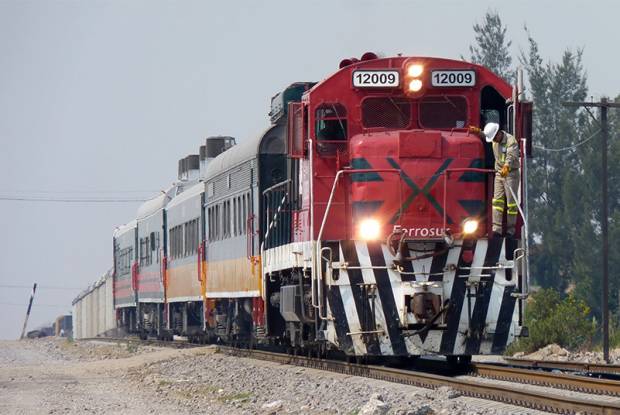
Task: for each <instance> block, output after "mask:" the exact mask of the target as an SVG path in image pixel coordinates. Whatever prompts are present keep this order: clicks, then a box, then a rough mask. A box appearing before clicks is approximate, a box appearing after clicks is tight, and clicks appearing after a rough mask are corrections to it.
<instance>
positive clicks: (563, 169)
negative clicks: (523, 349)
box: [520, 29, 594, 291]
mask: <svg viewBox="0 0 620 415" xmlns="http://www.w3.org/2000/svg"><path fill="white" fill-rule="evenodd" d="M526 30H527V29H526ZM528 38H529V39H528V42H529V51H528V52H527V53H522V54H521V57H520V61H521V63H522V64H523V65H524V67H525V70H526V72H527V75H528V80H529V93H530V95H531V96H532V99H533V101H534V102H535V106H536V110H535V117H534V126H533V128H534V132H533V135H534V137H533V140H534V144H535V146H536V147H537V149H535V154H534V158H533V159H532V160H531V162H530V165H529V171H528V173H529V185H530V191H529V194H530V196H531V197H530V200H529V206H530V215H529V218H530V223H529V225H530V230H531V233H532V236H533V240H532V254H533V255H532V257H531V261H532V267H531V270H532V276H533V278H534V280H535V281H536V282H537V283H539V284H540V285H542V286H543V287H553V288H555V289H558V290H561V291H563V290H564V289H566V288H567V287H568V285H569V284H570V283H571V281H574V279H575V276H576V265H577V264H576V262H575V258H577V257H578V256H580V255H583V254H584V250H587V251H589V252H591V251H592V244H591V241H592V238H593V237H594V235H593V229H592V226H591V219H592V217H591V214H590V212H591V211H592V198H591V197H584V192H585V191H589V189H591V187H588V186H587V183H588V181H589V180H591V174H592V172H591V171H589V169H588V168H584V161H583V155H584V154H585V153H588V152H590V151H591V149H590V148H588V147H587V146H580V147H575V148H571V146H573V145H575V144H577V143H579V142H580V141H581V140H582V139H583V138H584V137H585V136H586V135H587V134H588V132H589V131H591V125H590V122H589V120H588V118H587V114H585V113H584V112H583V111H581V110H579V109H578V108H569V107H566V106H564V105H563V103H564V102H565V101H582V100H584V99H585V97H586V95H587V85H586V81H587V77H586V74H585V71H584V69H583V65H582V51H581V50H578V51H577V52H573V51H571V50H568V49H567V50H566V51H565V52H564V54H563V56H562V60H561V61H560V62H559V63H552V62H549V63H546V64H544V63H543V60H542V58H541V56H540V53H539V48H538V44H537V43H536V41H535V40H534V39H533V38H532V36H531V35H529V33H528ZM545 149H563V150H562V151H547V150H545ZM584 244H589V245H588V246H583V245H584ZM582 265H583V264H582Z"/></svg>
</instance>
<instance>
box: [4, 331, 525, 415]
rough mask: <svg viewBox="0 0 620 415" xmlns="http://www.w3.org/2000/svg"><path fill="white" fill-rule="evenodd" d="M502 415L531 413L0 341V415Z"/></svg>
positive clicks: (286, 374)
mask: <svg viewBox="0 0 620 415" xmlns="http://www.w3.org/2000/svg"><path fill="white" fill-rule="evenodd" d="M198 413H200V414H227V415H228V414H239V415H244V414H260V415H263V414H271V415H274V414H321V415H323V414H346V415H386V414H393V415H452V414H457V415H459V414H460V415H474V414H479V415H503V414H532V413H534V411H530V410H527V409H525V408H518V407H513V406H510V405H504V404H500V403H497V402H491V401H484V400H480V399H475V398H468V397H464V396H460V394H459V393H458V392H456V391H454V390H451V389H450V388H446V387H444V388H439V389H437V390H429V389H423V388H416V387H413V386H408V385H400V384H395V383H389V382H384V381H379V380H374V379H367V378H361V377H355V376H346V375H342V374H337V373H331V372H323V371H318V370H314V369H304V368H299V367H295V366H287V365H280V364H277V363H272V362H265V361H259V360H253V359H246V358H237V357H232V356H227V355H225V354H222V353H218V352H217V349H216V348H215V347H210V346H206V347H199V348H193V349H170V348H155V347H142V346H140V347H138V346H135V345H129V346H128V345H125V344H120V343H119V344H114V343H104V342H69V341H67V340H65V339H56V338H46V339H38V340H24V341H0V414H72V415H73V414H76V415H77V414H124V415H134V414H198Z"/></svg>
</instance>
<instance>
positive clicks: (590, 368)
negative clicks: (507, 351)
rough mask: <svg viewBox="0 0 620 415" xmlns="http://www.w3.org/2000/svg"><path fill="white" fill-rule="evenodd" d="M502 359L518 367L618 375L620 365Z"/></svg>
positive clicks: (619, 373)
mask: <svg viewBox="0 0 620 415" xmlns="http://www.w3.org/2000/svg"><path fill="white" fill-rule="evenodd" d="M504 360H505V361H506V362H507V363H509V364H511V365H513V366H520V367H529V368H537V369H549V370H553V369H559V370H571V371H582V372H590V373H611V374H617V375H620V365H610V364H606V363H584V362H563V361H553V360H534V359H521V358H513V357H504Z"/></svg>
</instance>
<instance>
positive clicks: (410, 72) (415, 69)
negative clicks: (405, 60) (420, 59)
mask: <svg viewBox="0 0 620 415" xmlns="http://www.w3.org/2000/svg"><path fill="white" fill-rule="evenodd" d="M422 72H424V67H423V66H422V65H419V64H413V65H409V67H408V68H407V76H410V77H412V78H417V77H418V76H420V75H422Z"/></svg>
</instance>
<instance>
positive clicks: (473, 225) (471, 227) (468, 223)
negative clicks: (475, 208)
mask: <svg viewBox="0 0 620 415" xmlns="http://www.w3.org/2000/svg"><path fill="white" fill-rule="evenodd" d="M477 230H478V221H477V220H475V219H466V220H465V222H463V233H464V234H466V235H469V234H472V233H474V232H476V231H477Z"/></svg>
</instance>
